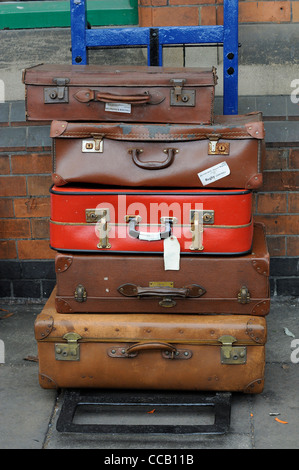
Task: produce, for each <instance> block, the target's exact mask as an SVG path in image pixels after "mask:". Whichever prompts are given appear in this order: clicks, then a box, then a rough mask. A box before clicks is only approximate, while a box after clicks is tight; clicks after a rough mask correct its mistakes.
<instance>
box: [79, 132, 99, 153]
mask: <svg viewBox="0 0 299 470" xmlns="http://www.w3.org/2000/svg"><path fill="white" fill-rule="evenodd" d="M92 137H93V138H92V139H88V140H82V152H83V153H103V137H104V136H103V135H102V134H93V136H92Z"/></svg>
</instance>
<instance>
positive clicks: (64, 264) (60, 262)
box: [55, 255, 73, 274]
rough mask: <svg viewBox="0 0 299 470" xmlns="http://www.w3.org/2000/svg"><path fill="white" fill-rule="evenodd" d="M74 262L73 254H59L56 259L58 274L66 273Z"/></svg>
mask: <svg viewBox="0 0 299 470" xmlns="http://www.w3.org/2000/svg"><path fill="white" fill-rule="evenodd" d="M72 262H73V257H72V256H65V255H57V256H56V260H55V272H56V274H60V273H64V272H65V271H67V269H69V267H70V266H71V264H72Z"/></svg>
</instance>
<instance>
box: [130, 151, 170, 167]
mask: <svg viewBox="0 0 299 470" xmlns="http://www.w3.org/2000/svg"><path fill="white" fill-rule="evenodd" d="M129 153H131V154H132V160H133V162H134V163H135V165H136V166H138V167H139V168H142V169H143V170H163V168H167V167H169V166H170V165H171V164H172V162H173V160H174V156H175V154H176V153H177V149H174V148H167V149H165V150H164V153H166V154H167V157H166V158H165V160H163V161H162V162H153V161H150V162H142V161H141V160H140V159H139V155H140V154H141V153H143V150H142V149H137V148H136V149H134V148H133V149H130V150H129Z"/></svg>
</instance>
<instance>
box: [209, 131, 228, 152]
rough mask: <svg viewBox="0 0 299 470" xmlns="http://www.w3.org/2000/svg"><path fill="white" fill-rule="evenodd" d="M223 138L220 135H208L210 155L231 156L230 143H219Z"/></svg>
mask: <svg viewBox="0 0 299 470" xmlns="http://www.w3.org/2000/svg"><path fill="white" fill-rule="evenodd" d="M220 138H221V135H220V134H210V135H208V139H209V145H208V155H229V147H230V145H229V142H221V143H220V142H218V141H219V139H220Z"/></svg>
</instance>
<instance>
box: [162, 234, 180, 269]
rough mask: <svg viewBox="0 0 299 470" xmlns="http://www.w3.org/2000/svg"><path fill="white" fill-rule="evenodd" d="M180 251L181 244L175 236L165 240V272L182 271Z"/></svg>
mask: <svg viewBox="0 0 299 470" xmlns="http://www.w3.org/2000/svg"><path fill="white" fill-rule="evenodd" d="M180 251H181V247H180V243H179V241H178V239H177V238H176V237H175V236H174V235H171V237H167V238H165V239H164V269H165V271H178V270H179V269H180Z"/></svg>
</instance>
